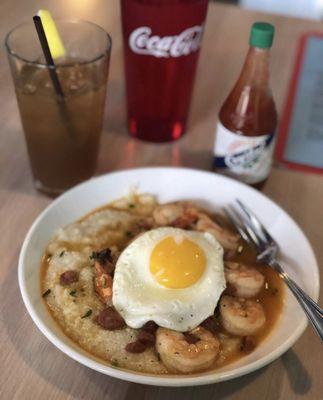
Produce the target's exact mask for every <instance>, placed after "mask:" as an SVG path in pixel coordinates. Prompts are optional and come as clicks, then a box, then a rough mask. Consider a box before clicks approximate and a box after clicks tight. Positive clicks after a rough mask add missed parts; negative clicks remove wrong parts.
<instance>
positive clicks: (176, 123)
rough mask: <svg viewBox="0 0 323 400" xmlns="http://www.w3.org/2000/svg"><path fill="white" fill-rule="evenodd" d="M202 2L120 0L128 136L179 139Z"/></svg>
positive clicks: (203, 13) (199, 35) (202, 19)
mask: <svg viewBox="0 0 323 400" xmlns="http://www.w3.org/2000/svg"><path fill="white" fill-rule="evenodd" d="M207 5H208V0H121V12H122V25H123V38H124V53H125V73H126V89H127V108H128V126H129V132H130V134H131V135H132V136H134V137H136V138H139V139H143V140H147V141H152V142H168V141H172V140H176V139H179V138H180V137H181V136H182V135H183V133H184V132H185V128H186V120H187V115H188V111H189V105H190V100H191V94H192V88H193V83H194V76H195V71H196V65H197V60H198V56H199V49H200V44H201V39H202V35H203V30H204V22H205V17H206V12H207Z"/></svg>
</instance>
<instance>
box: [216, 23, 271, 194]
mask: <svg viewBox="0 0 323 400" xmlns="http://www.w3.org/2000/svg"><path fill="white" fill-rule="evenodd" d="M273 34H274V28H273V26H272V25H270V24H266V23H255V24H254V25H253V27H252V30H251V36H250V48H249V51H248V54H247V57H246V60H245V63H244V66H243V68H242V71H241V73H240V76H239V79H238V81H237V83H236V84H235V86H234V87H233V89H232V91H231V92H230V94H229V96H228V97H227V99H226V100H225V102H224V104H223V105H222V107H221V109H220V113H219V123H218V128H217V137H216V142H215V148H214V153H215V159H214V167H215V169H216V170H217V172H220V173H224V174H226V175H229V176H232V177H234V178H237V179H239V180H241V181H243V182H245V183H248V184H251V185H253V186H255V187H258V188H260V187H262V185H263V184H264V182H265V181H266V179H267V177H268V175H269V172H270V168H271V161H272V153H273V149H274V134H275V130H276V127H277V112H276V107H275V103H274V100H273V97H272V93H271V90H270V85H269V56H270V46H271V44H272V40H273Z"/></svg>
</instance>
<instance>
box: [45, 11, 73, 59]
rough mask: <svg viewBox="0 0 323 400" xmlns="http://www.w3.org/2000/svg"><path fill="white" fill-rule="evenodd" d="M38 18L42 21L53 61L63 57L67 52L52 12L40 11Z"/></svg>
mask: <svg viewBox="0 0 323 400" xmlns="http://www.w3.org/2000/svg"><path fill="white" fill-rule="evenodd" d="M38 16H39V17H40V19H41V22H42V25H43V28H44V31H45V35H46V38H47V42H48V46H49V48H50V52H51V54H52V57H53V59H57V58H60V57H63V56H64V55H65V53H66V50H65V47H64V45H63V42H62V39H61V37H60V35H59V33H58V30H57V27H56V24H55V22H54V20H53V18H52V16H51V14H50V12H49V11H48V10H39V11H38Z"/></svg>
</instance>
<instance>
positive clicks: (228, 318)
mask: <svg viewBox="0 0 323 400" xmlns="http://www.w3.org/2000/svg"><path fill="white" fill-rule="evenodd" d="M220 315H221V321H222V325H223V326H224V328H225V329H226V330H227V331H228V332H229V333H231V334H233V335H242V336H247V335H253V334H255V333H256V332H257V331H259V330H260V329H261V328H262V327H263V326H264V325H265V322H266V316H265V312H264V309H263V308H262V306H261V304H259V303H257V302H256V301H255V300H245V299H241V298H237V297H231V296H223V297H222V298H221V301H220Z"/></svg>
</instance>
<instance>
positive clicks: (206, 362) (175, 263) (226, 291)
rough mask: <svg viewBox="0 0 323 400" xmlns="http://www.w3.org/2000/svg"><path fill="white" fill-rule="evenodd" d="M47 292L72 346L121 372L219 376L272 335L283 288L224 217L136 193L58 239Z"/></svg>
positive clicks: (46, 259) (48, 264)
mask: <svg viewBox="0 0 323 400" xmlns="http://www.w3.org/2000/svg"><path fill="white" fill-rule="evenodd" d="M41 287H42V295H43V298H44V301H45V302H46V304H47V306H48V309H49V311H50V313H51V315H52V316H53V317H54V319H55V320H56V321H57V322H58V324H59V325H60V327H61V328H62V330H63V331H64V333H65V334H66V335H68V336H69V337H70V338H71V339H72V340H73V341H75V342H76V343H78V345H79V346H81V347H82V348H83V349H85V350H86V351H88V352H90V353H91V354H93V355H94V356H96V357H99V358H100V359H102V360H104V361H105V362H107V363H109V364H111V365H112V366H114V367H117V368H125V369H130V370H135V371H141V372H145V373H153V374H174V373H175V374H189V373H195V372H199V371H205V370H213V369H216V368H218V367H221V366H223V365H225V364H228V363H231V362H233V361H234V360H236V359H238V358H240V357H243V356H245V355H246V354H249V353H250V352H252V351H253V350H254V349H255V348H256V347H257V346H258V345H259V344H260V343H261V341H262V340H263V339H264V338H265V337H266V336H267V335H268V333H269V332H270V331H271V330H272V329H273V327H274V325H275V322H276V321H277V319H278V317H279V315H280V312H281V309H282V304H283V292H284V290H283V285H282V282H281V280H280V278H279V277H278V275H277V274H276V272H275V271H273V270H272V269H271V268H270V267H267V266H266V265H259V264H257V263H256V256H255V253H254V252H253V250H252V249H251V248H250V247H248V245H247V244H246V243H245V242H243V241H242V240H241V239H240V237H239V235H237V234H236V233H235V232H234V230H232V227H231V226H230V225H228V222H227V221H226V220H224V219H223V218H222V217H221V216H220V215H211V214H210V213H208V212H206V211H205V210H204V209H202V208H200V207H199V206H198V205H197V204H194V203H193V202H189V201H179V202H174V203H167V204H158V202H157V201H156V199H155V198H154V197H153V196H151V195H149V194H136V193H133V194H131V195H129V196H128V197H125V198H122V199H119V200H117V201H114V202H113V203H111V204H108V205H107V206H104V207H102V208H100V209H97V210H94V211H93V212H91V213H90V214H88V215H86V216H85V217H83V218H82V219H81V220H79V221H76V222H75V223H72V224H70V225H68V226H67V227H65V228H62V229H60V230H58V232H57V233H56V234H55V236H54V237H53V238H52V240H51V241H50V243H49V244H48V246H47V248H46V251H45V254H44V256H43V260H42V276H41Z"/></svg>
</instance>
